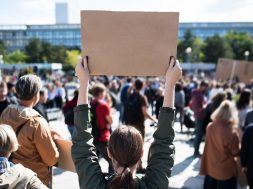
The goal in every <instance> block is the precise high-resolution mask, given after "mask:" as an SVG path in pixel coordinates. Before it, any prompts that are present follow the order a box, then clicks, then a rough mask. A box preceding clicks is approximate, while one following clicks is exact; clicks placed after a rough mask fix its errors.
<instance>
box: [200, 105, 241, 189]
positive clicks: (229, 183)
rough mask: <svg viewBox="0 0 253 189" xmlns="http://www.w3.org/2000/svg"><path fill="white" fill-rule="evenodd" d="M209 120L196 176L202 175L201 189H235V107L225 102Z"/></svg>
mask: <svg viewBox="0 0 253 189" xmlns="http://www.w3.org/2000/svg"><path fill="white" fill-rule="evenodd" d="M211 118H212V121H213V122H211V123H210V124H209V125H208V127H207V129H206V143H205V147H204V153H203V156H202V160H201V167H200V174H201V175H205V181H204V189H216V188H217V189H227V188H229V189H236V188H237V178H236V177H237V171H236V162H235V157H236V156H239V145H240V144H239V135H238V130H237V127H238V113H237V110H236V108H235V105H234V104H233V103H232V102H230V101H228V100H225V101H224V102H222V103H221V105H220V106H219V107H218V108H217V109H216V110H215V111H214V113H213V114H212V116H211Z"/></svg>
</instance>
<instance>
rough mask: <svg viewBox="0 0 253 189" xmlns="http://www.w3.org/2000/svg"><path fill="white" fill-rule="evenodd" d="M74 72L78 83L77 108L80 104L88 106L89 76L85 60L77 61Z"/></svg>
mask: <svg viewBox="0 0 253 189" xmlns="http://www.w3.org/2000/svg"><path fill="white" fill-rule="evenodd" d="M75 71H76V75H77V77H78V79H79V82H80V88H79V95H78V100H77V106H78V105H82V104H88V89H89V79H90V74H89V69H88V65H87V61H86V59H81V60H80V61H79V63H78V64H77V65H76V69H75Z"/></svg>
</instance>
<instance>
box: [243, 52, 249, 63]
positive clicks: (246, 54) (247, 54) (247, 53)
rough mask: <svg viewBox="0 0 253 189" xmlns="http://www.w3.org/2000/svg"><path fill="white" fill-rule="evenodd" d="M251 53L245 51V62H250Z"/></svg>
mask: <svg viewBox="0 0 253 189" xmlns="http://www.w3.org/2000/svg"><path fill="white" fill-rule="evenodd" d="M249 54H250V53H249V51H245V52H244V56H245V60H246V61H248V60H249Z"/></svg>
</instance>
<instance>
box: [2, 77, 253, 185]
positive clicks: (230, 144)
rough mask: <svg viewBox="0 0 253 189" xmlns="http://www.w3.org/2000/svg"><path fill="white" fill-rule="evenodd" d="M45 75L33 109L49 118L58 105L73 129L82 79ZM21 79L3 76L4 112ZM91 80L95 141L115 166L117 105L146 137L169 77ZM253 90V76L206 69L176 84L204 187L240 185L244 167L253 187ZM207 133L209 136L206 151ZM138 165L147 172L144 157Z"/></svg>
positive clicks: (126, 120)
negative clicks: (112, 147)
mask: <svg viewBox="0 0 253 189" xmlns="http://www.w3.org/2000/svg"><path fill="white" fill-rule="evenodd" d="M41 78H42V83H43V86H42V88H41V90H40V97H39V102H38V103H37V104H36V106H35V107H34V109H35V110H36V111H38V112H39V113H40V114H41V115H42V116H43V117H44V118H45V119H46V120H47V121H50V119H49V118H48V115H47V114H48V110H50V109H53V108H56V109H59V110H60V111H62V112H63V115H64V116H65V123H66V124H67V125H68V129H69V132H70V133H72V132H73V128H74V113H73V109H74V107H75V106H76V104H77V97H78V92H77V89H78V87H79V84H78V81H77V80H76V78H75V77H73V76H71V75H62V76H54V75H46V76H43V77H41ZM17 80H18V77H17V76H15V74H14V75H12V76H5V77H3V79H2V81H0V115H1V113H2V112H3V111H4V110H5V108H6V107H7V106H8V105H9V104H18V99H17V96H16V91H15V84H16V82H17ZM90 84H91V85H90V93H89V95H90V96H89V98H90V101H91V103H90V107H91V124H92V132H93V136H94V139H95V140H94V145H95V146H96V148H97V153H98V154H99V155H100V156H101V157H104V158H105V159H106V160H107V161H108V162H109V170H111V169H112V167H111V162H110V159H109V158H108V155H107V151H106V148H107V142H108V140H109V138H110V133H111V131H112V128H111V125H112V121H113V119H112V113H113V111H118V112H119V115H120V116H119V122H120V124H126V125H134V126H135V127H136V128H137V129H138V130H139V131H140V133H141V134H142V137H143V139H144V137H145V124H144V123H145V120H146V119H150V120H151V123H152V124H151V125H156V122H157V119H158V116H159V109H160V108H161V106H162V103H163V91H164V90H163V89H164V79H163V78H159V77H156V78H154V77H145V78H144V77H143V78H133V77H132V78H128V77H115V76H114V77H107V76H100V77H96V76H93V77H92V78H91V81H90ZM252 92H253V80H252V81H251V82H249V83H242V82H239V81H236V80H233V81H216V80H214V79H213V78H211V77H209V76H205V75H204V74H198V75H191V74H189V75H185V76H184V77H183V78H182V79H181V80H180V82H178V83H177V85H176V87H175V109H176V115H177V116H176V118H177V121H179V122H180V126H181V132H183V130H184V128H195V132H194V134H195V135H194V152H193V155H194V156H195V157H201V156H202V162H201V170H200V173H201V174H203V175H205V183H204V188H205V189H207V188H210V189H211V188H212V189H213V188H219V189H221V188H230V189H233V188H237V180H238V179H237V178H238V176H240V175H241V174H244V173H245V175H246V177H247V178H248V184H249V186H250V188H251V189H252V188H253V107H252V101H253V97H252ZM203 138H205V141H206V142H205V147H204V152H203V154H201V153H200V151H199V147H200V143H201V142H202V140H203ZM238 167H239V168H238ZM111 171H112V170H111ZM138 171H139V172H140V173H141V172H145V168H144V167H142V163H141V162H140V165H139V168H138Z"/></svg>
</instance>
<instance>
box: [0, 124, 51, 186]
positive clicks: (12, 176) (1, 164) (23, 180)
mask: <svg viewBox="0 0 253 189" xmlns="http://www.w3.org/2000/svg"><path fill="white" fill-rule="evenodd" d="M17 150H18V140H17V137H16V134H15V132H14V131H13V129H12V128H11V127H10V126H9V125H4V124H1V125H0V188H6V189H7V188H8V189H21V188H22V189H46V188H47V187H46V186H45V185H44V184H43V183H42V182H41V181H40V179H39V178H38V177H37V176H36V174H35V173H34V172H33V171H31V170H30V169H27V168H25V167H24V166H23V165H21V164H16V165H14V164H13V163H12V162H10V161H9V160H8V158H9V157H10V155H11V153H12V152H15V151H17Z"/></svg>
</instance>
